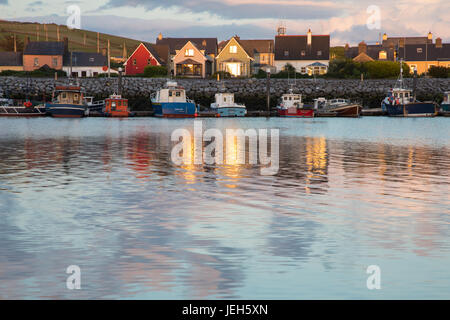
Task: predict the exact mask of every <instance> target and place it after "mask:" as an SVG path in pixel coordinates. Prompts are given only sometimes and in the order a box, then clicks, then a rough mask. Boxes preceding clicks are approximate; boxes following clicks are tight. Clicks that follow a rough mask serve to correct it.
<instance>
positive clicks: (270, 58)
mask: <svg viewBox="0 0 450 320" xmlns="http://www.w3.org/2000/svg"><path fill="white" fill-rule="evenodd" d="M235 42H237V44H236V43H235ZM233 46H235V48H236V50H235V49H234V47H233ZM230 47H231V49H230ZM273 47H274V41H273V40H242V39H240V38H239V37H237V36H235V37H233V38H232V39H230V40H229V41H222V42H221V43H220V44H219V55H218V57H217V59H216V60H217V62H216V64H217V69H218V70H221V71H227V72H229V73H231V74H232V75H233V76H248V75H251V74H252V73H253V74H255V73H258V71H259V69H262V70H266V69H267V68H268V67H270V68H271V69H273V66H274V53H273ZM223 49H225V52H224V53H223V54H222V51H223ZM242 50H243V51H245V53H244V52H243V51H242ZM227 51H228V52H227ZM239 51H241V52H239ZM239 55H241V56H242V61H241V66H244V65H245V63H247V62H249V63H250V67H249V70H248V71H249V73H248V74H238V73H240V70H242V69H243V68H245V67H243V68H241V66H233V65H232V64H235V63H236V62H235V61H233V58H234V60H236V59H238V58H236V57H238V56H239ZM219 56H220V57H219ZM225 56H226V57H225ZM247 57H251V58H252V59H253V60H251V59H248V58H247ZM229 59H231V61H228V62H227V61H226V60H229ZM247 60H248V61H247ZM220 64H222V65H220ZM233 71H235V72H234V73H233Z"/></svg>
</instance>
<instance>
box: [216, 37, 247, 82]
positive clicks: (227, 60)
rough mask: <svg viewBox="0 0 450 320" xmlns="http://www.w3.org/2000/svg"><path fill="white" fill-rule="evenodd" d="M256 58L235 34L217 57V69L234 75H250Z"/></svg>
mask: <svg viewBox="0 0 450 320" xmlns="http://www.w3.org/2000/svg"><path fill="white" fill-rule="evenodd" d="M254 60H255V59H254V58H253V57H252V56H251V55H250V54H249V53H248V52H247V51H246V50H245V48H244V46H243V45H242V43H241V42H240V39H239V37H237V36H234V37H233V38H231V39H230V40H229V41H228V42H227V43H225V44H224V45H223V48H222V50H220V52H219V54H218V55H217V57H216V66H217V71H224V72H228V73H230V74H231V76H232V77H250V76H251V75H252V69H251V65H252V62H253V61H254Z"/></svg>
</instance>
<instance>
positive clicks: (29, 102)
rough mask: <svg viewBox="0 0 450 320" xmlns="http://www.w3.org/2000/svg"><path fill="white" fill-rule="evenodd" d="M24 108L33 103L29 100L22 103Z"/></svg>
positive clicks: (29, 106)
mask: <svg viewBox="0 0 450 320" xmlns="http://www.w3.org/2000/svg"><path fill="white" fill-rule="evenodd" d="M23 105H24V107H25V108H31V107H32V106H33V104H32V103H31V101H26V102H24V103H23Z"/></svg>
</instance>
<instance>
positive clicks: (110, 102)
mask: <svg viewBox="0 0 450 320" xmlns="http://www.w3.org/2000/svg"><path fill="white" fill-rule="evenodd" d="M104 113H105V114H106V115H108V116H111V117H128V116H129V114H130V112H129V111H128V99H125V98H122V96H120V95H111V96H110V97H109V98H108V99H105V109H104Z"/></svg>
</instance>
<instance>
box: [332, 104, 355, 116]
mask: <svg viewBox="0 0 450 320" xmlns="http://www.w3.org/2000/svg"><path fill="white" fill-rule="evenodd" d="M361 109H362V108H361V106H360V105H358V104H353V105H348V106H342V107H335V108H330V109H329V110H328V111H329V112H331V113H335V114H336V117H359V116H360V114H361Z"/></svg>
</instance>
